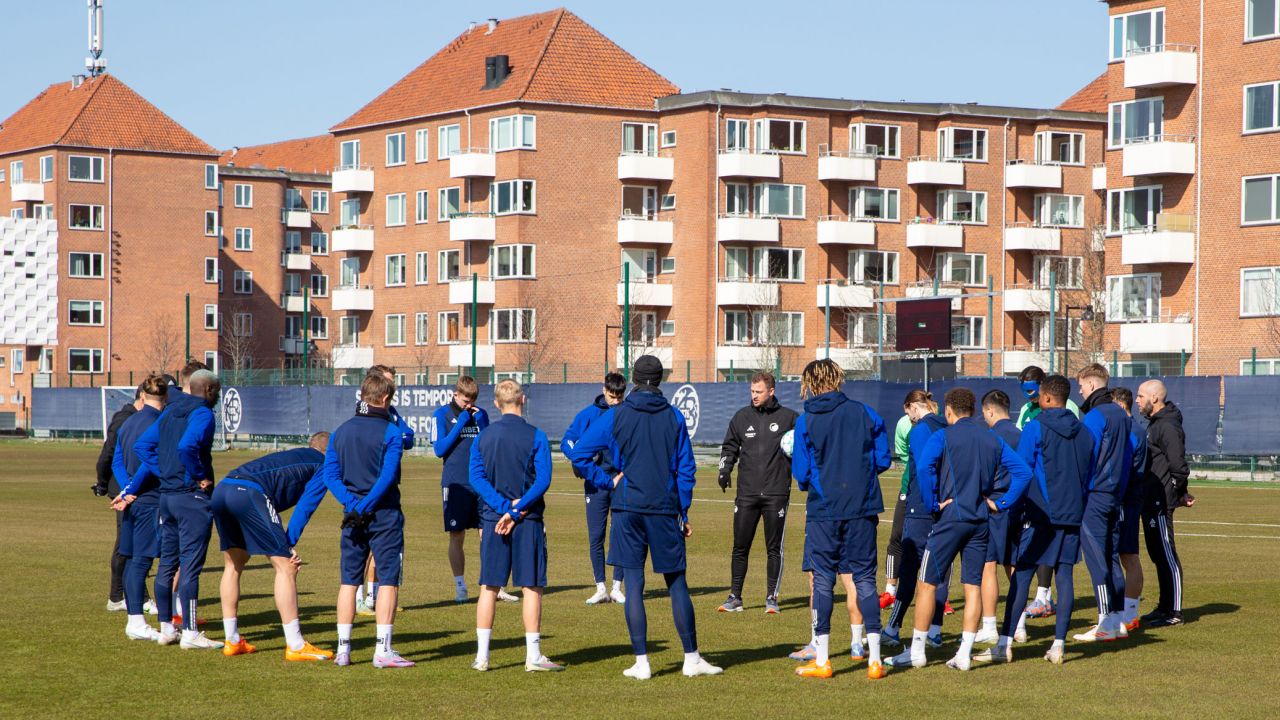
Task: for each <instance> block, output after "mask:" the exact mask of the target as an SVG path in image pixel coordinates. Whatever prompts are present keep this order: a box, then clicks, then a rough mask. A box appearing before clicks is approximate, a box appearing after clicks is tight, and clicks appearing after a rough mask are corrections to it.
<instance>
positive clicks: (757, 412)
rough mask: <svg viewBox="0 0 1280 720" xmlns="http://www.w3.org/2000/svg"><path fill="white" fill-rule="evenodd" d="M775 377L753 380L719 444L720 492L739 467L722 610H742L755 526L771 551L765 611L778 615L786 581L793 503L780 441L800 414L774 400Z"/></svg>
mask: <svg viewBox="0 0 1280 720" xmlns="http://www.w3.org/2000/svg"><path fill="white" fill-rule="evenodd" d="M774 384H775V381H774V378H773V375H772V374H770V373H767V372H758V373H756V374H755V375H754V376H752V378H751V404H750V405H748V406H747V407H745V408H742V409H741V410H739V411H738V412H737V413H735V414H734V416H733V419H732V420H730V421H729V429H728V430H727V431H726V432H725V436H724V443H723V444H722V445H721V446H720V481H719V482H720V490H721V491H722V492H723V491H725V490H728V489H729V485H730V484H731V483H732V480H731V478H732V475H733V466H734V465H735V464H737V463H738V461H739V459H741V465H740V466H739V467H738V491H737V495H736V496H735V497H734V500H733V557H732V560H731V561H730V564H729V572H730V582H729V597H728V598H727V599H726V600H725V601H724V604H723V605H721V606H720V612H742V584H743V582H744V581H745V580H746V578H747V560H748V558H749V556H750V555H751V543H752V541H754V540H755V536H756V527H757V526H759V525H760V521H761V520H762V519H763V521H764V543H765V550H766V552H767V553H768V558H769V562H768V567H767V573H766V579H765V583H766V584H765V594H764V611H765V612H766V613H768V614H770V615H776V614H777V613H778V612H779V606H778V587H779V583H780V582H781V580H782V537H783V533H784V531H785V528H786V523H787V504H788V503H789V502H790V500H791V460H790V458H788V457H787V455H786V453H784V452H783V451H782V437H783V436H784V435H786V434H787V433H788V432H790V431H791V430H792V428H794V427H795V424H796V417H797V414H796V411H795V410H792V409H791V408H787V407H783V406H782V404H781V403H779V402H778V398H777V397H775V396H774Z"/></svg>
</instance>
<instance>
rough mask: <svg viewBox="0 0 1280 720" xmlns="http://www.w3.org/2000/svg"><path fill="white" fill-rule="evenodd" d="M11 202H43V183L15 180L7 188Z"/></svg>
mask: <svg viewBox="0 0 1280 720" xmlns="http://www.w3.org/2000/svg"><path fill="white" fill-rule="evenodd" d="M9 199H10V200H12V201H13V202H44V183H38V182H16V183H13V185H12V186H11V187H10V188H9Z"/></svg>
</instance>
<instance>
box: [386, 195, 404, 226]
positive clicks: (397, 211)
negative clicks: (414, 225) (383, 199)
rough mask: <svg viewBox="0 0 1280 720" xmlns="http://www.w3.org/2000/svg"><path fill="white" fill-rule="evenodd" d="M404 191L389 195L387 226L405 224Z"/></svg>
mask: <svg viewBox="0 0 1280 720" xmlns="http://www.w3.org/2000/svg"><path fill="white" fill-rule="evenodd" d="M404 202H405V200H404V193H395V194H394V195H388V196H387V227H395V226H398V225H404V216H405V213H404Z"/></svg>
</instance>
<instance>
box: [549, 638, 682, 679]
mask: <svg viewBox="0 0 1280 720" xmlns="http://www.w3.org/2000/svg"><path fill="white" fill-rule="evenodd" d="M646 649H647V650H648V651H649V654H650V655H653V654H654V653H660V652H662V651H664V650H666V649H667V644H666V643H665V642H662V641H660V640H650V641H649V642H648V643H647V645H646ZM551 657H552V659H554V660H555V661H556V662H562V663H565V664H566V665H569V666H574V665H590V664H592V663H600V662H609V661H614V660H616V661H618V662H619V664H621V665H623V666H625V667H631V663H632V662H634V661H635V656H634V655H632V654H631V643H619V644H616V645H594V646H591V647H584V648H578V649H577V650H572V651H570V652H567V653H556V654H554V655H552V656H551ZM625 667H624V669H625ZM619 672H621V671H619Z"/></svg>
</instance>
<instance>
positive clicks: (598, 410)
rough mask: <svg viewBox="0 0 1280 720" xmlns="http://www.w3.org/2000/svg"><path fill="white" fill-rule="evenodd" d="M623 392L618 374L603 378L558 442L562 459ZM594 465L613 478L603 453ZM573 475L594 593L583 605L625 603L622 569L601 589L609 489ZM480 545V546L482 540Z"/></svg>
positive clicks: (624, 387) (623, 380)
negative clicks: (583, 510)
mask: <svg viewBox="0 0 1280 720" xmlns="http://www.w3.org/2000/svg"><path fill="white" fill-rule="evenodd" d="M626 392H627V379H626V378H625V377H623V376H622V375H620V374H618V373H608V374H607V375H605V376H604V387H603V388H601V391H600V394H599V395H597V396H596V399H595V402H593V403H591V404H590V405H588V406H587V407H585V408H583V409H582V410H581V411H579V412H578V414H577V415H575V416H574V417H573V422H572V423H570V424H569V429H568V430H565V431H564V437H562V438H561V439H560V452H562V453H564V456H565V458H568V457H569V450H571V449H572V448H573V445H574V443H576V442H577V441H578V438H580V437H582V433H584V432H586V430H587V426H589V425H590V424H591V422H592V421H593V420H595V419H596V418H598V417H600V416H601V415H603V414H604V413H605V411H606V410H608V409H609V408H611V407H613V406H614V405H617V404H618V403H620V402H622V396H623V395H625V394H626ZM596 465H599V466H600V469H601V470H603V471H604V473H605V475H607V476H609V477H613V476H614V475H615V474H617V473H616V471H615V470H614V468H613V466H612V465H610V464H609V458H608V457H607V456H606V455H605V454H604V453H599V454H598V455H597V456H596ZM573 474H574V475H577V476H578V477H580V478H582V492H583V495H584V496H585V498H586V506H587V552H588V554H589V555H590V557H591V573H592V575H593V576H594V578H595V582H596V591H595V593H594V594H592V596H591V597H589V598H587V604H588V605H597V604H600V603H608V602H616V603H625V602H626V601H627V596H626V595H623V594H622V568H620V567H618V566H616V565H615V566H614V568H613V589H612V590H608V589H606V588H605V585H604V536H605V531H606V530H607V529H608V527H609V500H610V498H611V496H612V490H613V488H611V487H603V488H598V487H596V486H595V485H594V484H593V483H592V482H591V480H590V479H589V478H587V476H586V475H584V474H583V473H581V472H579V471H578V469H577V468H574V469H573ZM481 542H483V539H482V540H481Z"/></svg>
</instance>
